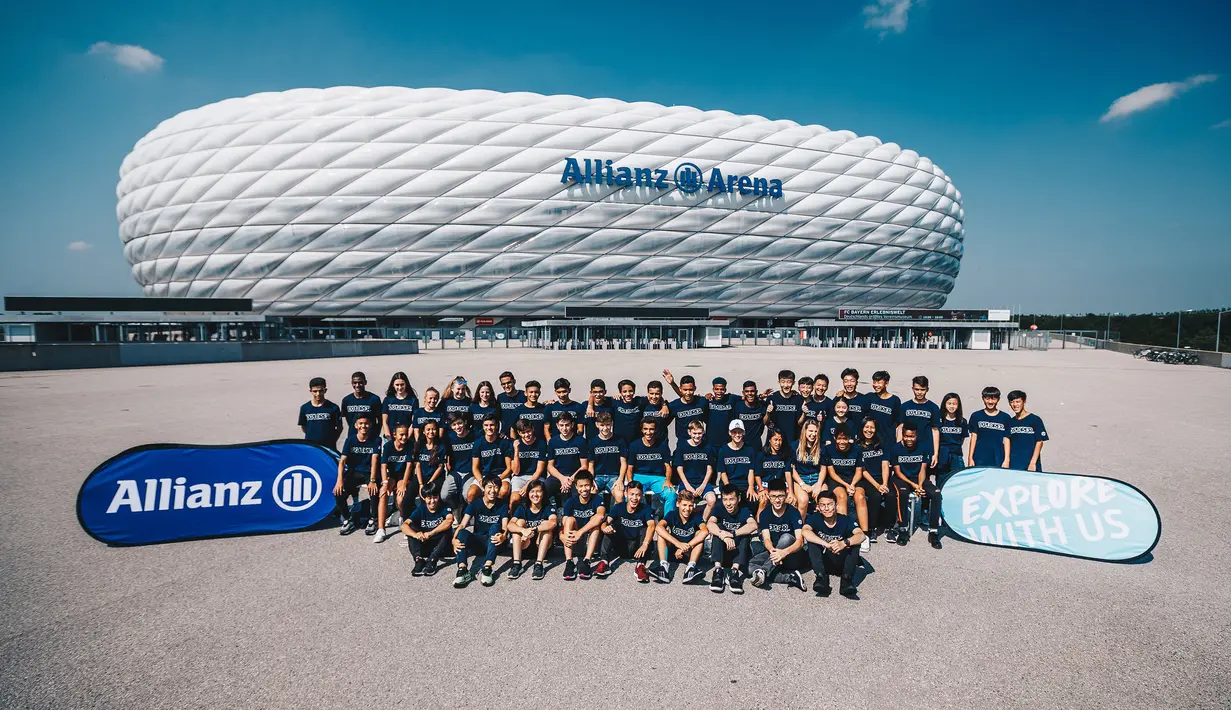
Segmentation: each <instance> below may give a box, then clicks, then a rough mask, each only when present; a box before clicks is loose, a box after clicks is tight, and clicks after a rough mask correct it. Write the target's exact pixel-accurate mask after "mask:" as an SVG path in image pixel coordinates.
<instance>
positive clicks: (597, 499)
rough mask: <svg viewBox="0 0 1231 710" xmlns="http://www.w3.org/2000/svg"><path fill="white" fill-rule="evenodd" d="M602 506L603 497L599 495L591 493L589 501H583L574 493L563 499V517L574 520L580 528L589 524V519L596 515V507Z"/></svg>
mask: <svg viewBox="0 0 1231 710" xmlns="http://www.w3.org/2000/svg"><path fill="white" fill-rule="evenodd" d="M603 507H604V506H603V497H602V496H600V495H592V496H590V500H589V502H587V503H583V502H581V497H580V496H578V495H577V494H576V493H574V494H573V495H571V496H569V498H568V500H566V501H564V517H566V518H573V519H574V520H576V521H577V527H578V528H580V527H582V526H583V525H587V524H589V522H590V519H591V518H593V517H594V516H595V515H598V509H599V508H603Z"/></svg>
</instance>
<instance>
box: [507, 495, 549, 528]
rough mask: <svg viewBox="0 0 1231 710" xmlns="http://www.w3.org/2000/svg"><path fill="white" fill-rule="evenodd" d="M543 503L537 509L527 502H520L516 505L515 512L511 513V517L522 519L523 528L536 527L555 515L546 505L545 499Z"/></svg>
mask: <svg viewBox="0 0 1231 710" xmlns="http://www.w3.org/2000/svg"><path fill="white" fill-rule="evenodd" d="M543 503H544V505H543V507H542V508H541V509H540V510H538V511H536V510H534V508H532V507H530V504H529V503H522V504H521V505H519V506H517V512H516V513H514V514H513V517H514V518H517V519H518V520H520V521H522V527H523V528H537V527H538V526H540V525H542V524H543V523H545V522H547V521H548V520H551V519H552V518H553V517H555V515H556V514H555V513H553V512H552V510H551V506H548V505H546V503H547V501H546V500H544V501H543Z"/></svg>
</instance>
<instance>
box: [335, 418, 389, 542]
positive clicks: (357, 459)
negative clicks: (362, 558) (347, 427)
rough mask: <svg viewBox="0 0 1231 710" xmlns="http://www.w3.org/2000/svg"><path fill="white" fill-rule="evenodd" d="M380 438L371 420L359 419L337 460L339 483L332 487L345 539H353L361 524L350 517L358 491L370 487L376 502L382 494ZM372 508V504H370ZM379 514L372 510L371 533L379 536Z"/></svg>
mask: <svg viewBox="0 0 1231 710" xmlns="http://www.w3.org/2000/svg"><path fill="white" fill-rule="evenodd" d="M380 445H381V444H380V437H377V436H373V434H372V419H369V418H368V417H358V418H356V419H355V423H354V424H352V425H351V433H350V434H348V435H347V437H346V442H345V443H344V444H342V451H341V453H342V457H341V458H340V459H338V482H337V484H336V485H335V486H334V487H333V498H334V502H335V503H337V510H338V515H339V516H341V518H342V521H343V522H342V529H341V530H339V531H338V532H339V533H341V534H342V535H350V534H351V533H353V532H355V530H356V529H357V528H358V527H359V521H358V520H357V519H356V518H355V516H354V515H352V514H351V510H350V506H349V505H348V504H347V499H349V498H353V499H354V500H355V504H356V505H358V503H359V490H360V489H362V488H363V487H364V484H367V489H368V500H373V499H375V497H376V493H377V491H378V490H379V487H378V485H377V480H378V478H379V476H380ZM369 505H370V504H369ZM375 513H376V511H372V510H369V511H368V513H367V514H368V515H369V521H368V529H370V530H371V531H372V532H370V533H368V534H370V535H375V534H376V515H375Z"/></svg>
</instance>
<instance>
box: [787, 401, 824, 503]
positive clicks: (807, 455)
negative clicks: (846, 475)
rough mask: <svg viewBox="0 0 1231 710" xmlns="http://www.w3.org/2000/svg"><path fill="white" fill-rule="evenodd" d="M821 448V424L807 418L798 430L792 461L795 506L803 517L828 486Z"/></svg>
mask: <svg viewBox="0 0 1231 710" xmlns="http://www.w3.org/2000/svg"><path fill="white" fill-rule="evenodd" d="M822 449H823V446H822V444H821V425H820V423H819V422H818V421H817V420H815V419H809V420H808V421H806V422H804V426H803V429H801V430H800V433H799V443H798V444H797V445H796V446H795V460H794V461H793V462H792V471H793V476H794V479H795V481H794V482H795V485H794V486H793V488H794V491H795V507H797V508H799V514H800V515H802V516H805V517H806V516H807V515H808V513H809V512H810V511H811V506H812V501H814V500H816V499H817V496H819V495H820V494H821V492H822V491H825V490H828V488H829V486H828V484H827V483H826V482H825V476H824V475H822V472H823V470H824V458H823V455H822V453H821V451H822Z"/></svg>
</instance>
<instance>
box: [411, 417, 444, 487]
mask: <svg viewBox="0 0 1231 710" xmlns="http://www.w3.org/2000/svg"><path fill="white" fill-rule="evenodd" d="M441 431H442V429H441V428H440V425H438V424H437V423H436V420H435V419H429V420H428V421H426V422H424V424H423V438H422V439H420V440H419V441H418V443H416V444H415V482H416V483H418V485H419V491H420V493H419V495H423V493H422V492H423V491H425V490H427V489H428V487H429V486H434V487H435V488H436V490H437V491H440V490H441V489H442V487H443V486H444V479H445V477H446V473H445V472H446V470H447V469H448V464H449V451H448V449H446V448H445V445H444V437H443V436H442V435H441Z"/></svg>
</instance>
